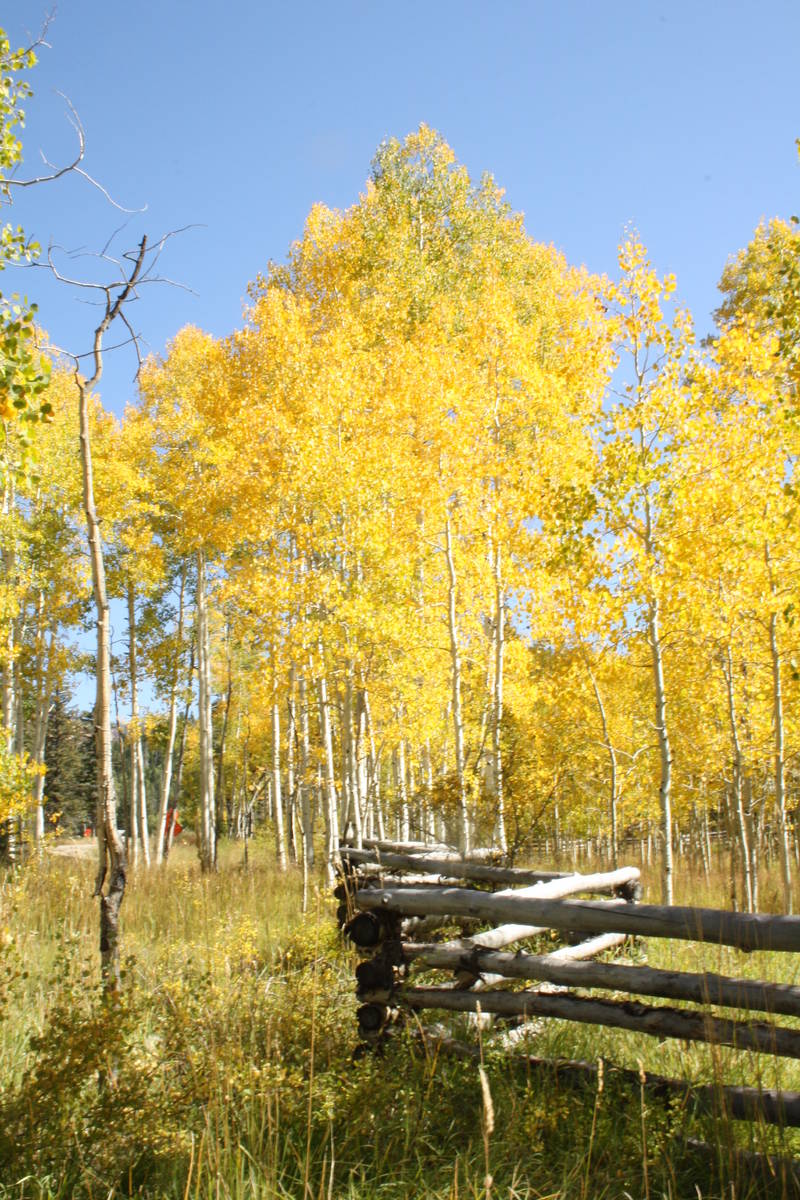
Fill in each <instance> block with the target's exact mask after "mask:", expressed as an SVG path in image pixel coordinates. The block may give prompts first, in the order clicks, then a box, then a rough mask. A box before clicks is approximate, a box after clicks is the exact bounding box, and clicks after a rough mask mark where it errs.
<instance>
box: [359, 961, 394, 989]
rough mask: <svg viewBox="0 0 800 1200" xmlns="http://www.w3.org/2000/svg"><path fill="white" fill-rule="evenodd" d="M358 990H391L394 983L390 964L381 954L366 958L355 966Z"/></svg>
mask: <svg viewBox="0 0 800 1200" xmlns="http://www.w3.org/2000/svg"><path fill="white" fill-rule="evenodd" d="M356 983H357V985H358V991H359V992H374V991H387V992H389V991H391V989H392V987H393V985H394V971H393V969H392V964H391V963H390V962H388V961H387V960H386V959H385V958H383V957H382V956H380V955H379V956H378V957H377V958H368V959H367V960H366V961H365V962H360V963H359V964H358V966H357V967H356Z"/></svg>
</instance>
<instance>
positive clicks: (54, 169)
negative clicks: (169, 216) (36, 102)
mask: <svg viewBox="0 0 800 1200" xmlns="http://www.w3.org/2000/svg"><path fill="white" fill-rule="evenodd" d="M35 44H37V45H40V44H44V43H41V42H38V43H35ZM56 95H58V96H60V97H61V99H62V100H63V101H64V103H65V104H66V105H67V107H68V108H69V113H68V114H67V120H68V121H69V123H70V125H71V126H72V128H73V129H74V130H75V133H76V135H77V138H78V153H77V154H76V156H75V158H74V159H73V160H72V162H69V163H65V164H64V166H61V167H58V166H56V164H55V163H52V162H50V160H49V158H47V156H46V155H45V153H44V151H43V150H40V151H39V153H40V154H41V156H42V162H43V163H44V165H45V166H46V167H47V168H48V171H49V174H47V175H35V176H33V178H31V179H14V177H13V175H12V176H10V177H9V178H8V179H6V180H5V181H4V182H5V184H6V186H7V187H9V188H12V187H17V188H28V187H34V186H36V185H38V184H40V183H52V182H53V181H54V180H56V179H61V178H63V176H64V175H69V174H71V173H74V174H75V175H80V176H81V178H83V179H85V180H86V182H87V183H89V184H91V186H92V187H94V188H97V190H98V192H100V193H101V194H102V195H103V196H104V197H105V198H106V200H107V201H108V203H109V204H110V205H112V207H113V208H117V209H119V211H120V212H124V213H130V214H134V213H143V212H146V211H147V205H146V204H145V205H144V207H143V208H126V207H125V206H124V205H123V204H120V203H119V201H117V200H115V199H114V197H113V196H112V195H111V193H110V192H109V191H108V190H107V189H106V188H104V187H103V185H102V183H100V182H99V181H98V180H97V179H95V178H94V176H93V175H90V174H89V172H88V171H87V170H85V169H84V168H83V167H82V166H81V165H80V164H81V163H82V162H83V159H84V157H85V155H86V134H85V131H84V128H83V122H82V121H81V119H80V117H79V116H78V113H77V111H76V109H75V105H74V104H73V103H72V101H71V100H70V98H69V96H66V95H65V94H64V93H63V92H56Z"/></svg>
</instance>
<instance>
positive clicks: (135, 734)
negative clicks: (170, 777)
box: [128, 580, 150, 867]
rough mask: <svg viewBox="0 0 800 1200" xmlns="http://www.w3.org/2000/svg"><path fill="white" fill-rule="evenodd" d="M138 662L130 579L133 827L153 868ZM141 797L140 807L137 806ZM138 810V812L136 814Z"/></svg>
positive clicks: (134, 608) (133, 601)
mask: <svg viewBox="0 0 800 1200" xmlns="http://www.w3.org/2000/svg"><path fill="white" fill-rule="evenodd" d="M137 667H138V665H137V661H136V604H135V597H134V591H133V583H132V582H131V581H130V580H128V670H129V672H130V680H131V779H132V781H133V784H134V786H133V787H132V789H131V796H132V799H131V828H132V829H133V828H134V827H135V825H136V823H137V821H138V822H139V831H140V838H141V842H142V854H143V855H144V861H145V866H148V867H149V866H150V833H149V830H148V828H147V793H146V790H145V780H144V756H143V754H142V730H141V725H140V718H139V678H138V669H137ZM137 798H138V804H137ZM137 808H138V812H137Z"/></svg>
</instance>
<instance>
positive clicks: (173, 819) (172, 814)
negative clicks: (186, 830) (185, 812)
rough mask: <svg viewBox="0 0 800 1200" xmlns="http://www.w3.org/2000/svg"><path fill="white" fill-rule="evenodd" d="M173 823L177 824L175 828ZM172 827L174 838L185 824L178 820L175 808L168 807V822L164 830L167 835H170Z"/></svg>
mask: <svg viewBox="0 0 800 1200" xmlns="http://www.w3.org/2000/svg"><path fill="white" fill-rule="evenodd" d="M173 825H174V826H175V828H174V829H172V827H173ZM170 829H172V836H173V837H174V838H176V837H177V836H178V834H179V833H180V832H181V831H182V829H183V826H182V825H181V824H180V822H179V821H178V813H177V811H176V810H175V809H174V808H168V809H167V824H166V827H165V829H164V832H165V834H166V835H167V837H169V831H170Z"/></svg>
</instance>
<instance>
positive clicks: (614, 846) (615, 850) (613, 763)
mask: <svg viewBox="0 0 800 1200" xmlns="http://www.w3.org/2000/svg"><path fill="white" fill-rule="evenodd" d="M583 660H584V662H585V663H586V670H587V671H588V672H589V678H590V680H591V681H592V690H593V691H594V698H595V703H596V704H597V711H598V713H599V715H600V727H601V729H602V731H603V745H604V746H605V749H606V754H607V755H608V767H609V772H608V774H609V782H608V809H609V817H610V819H611V861H612V864H613V866H614V869H615V870H616V867H617V858H618V857H619V834H618V829H617V802H618V799H619V797H618V794H617V752H616V750H615V749H614V744H613V742H612V741H611V736H610V733H609V729H608V720H607V718H606V708H605V705H604V704H603V697H602V696H601V695H600V689H599V687H598V686H597V680H596V679H595V675H594V671H593V670H592V668H591V664H590V663H589V658H588V655H587V654H586V652H585V651H584V655H583Z"/></svg>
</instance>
